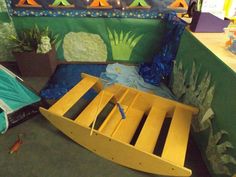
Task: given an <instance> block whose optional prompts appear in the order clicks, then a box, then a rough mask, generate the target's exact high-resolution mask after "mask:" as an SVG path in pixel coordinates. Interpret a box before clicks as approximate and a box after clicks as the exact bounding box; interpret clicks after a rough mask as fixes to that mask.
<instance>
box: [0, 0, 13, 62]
mask: <svg viewBox="0 0 236 177" xmlns="http://www.w3.org/2000/svg"><path fill="white" fill-rule="evenodd" d="M12 34H15V28H14V25H13V23H12V20H11V18H10V17H9V16H8V13H7V7H6V3H5V1H4V0H0V61H6V60H8V61H9V60H13V56H12V54H11V52H10V48H11V43H10V41H9V39H8V36H10V35H12Z"/></svg>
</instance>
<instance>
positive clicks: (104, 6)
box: [6, 0, 189, 18]
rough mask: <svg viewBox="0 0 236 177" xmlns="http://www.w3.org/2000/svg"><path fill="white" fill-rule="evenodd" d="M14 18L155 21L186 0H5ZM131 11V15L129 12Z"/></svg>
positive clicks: (183, 5) (184, 7) (180, 7)
mask: <svg viewBox="0 0 236 177" xmlns="http://www.w3.org/2000/svg"><path fill="white" fill-rule="evenodd" d="M6 2H7V5H8V8H9V12H10V14H11V15H16V16H80V17H85V16H91V17H134V18H157V15H156V13H158V12H163V11H166V10H173V9H174V10H178V11H186V10H187V7H188V2H189V0H46V1H45V0H6ZM132 12H134V13H132Z"/></svg>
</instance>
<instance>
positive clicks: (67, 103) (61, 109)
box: [49, 77, 98, 115]
mask: <svg viewBox="0 0 236 177" xmlns="http://www.w3.org/2000/svg"><path fill="white" fill-rule="evenodd" d="M97 81H98V78H97V79H91V78H89V77H85V78H84V79H82V80H81V81H80V82H79V83H78V84H77V85H75V86H74V87H73V88H72V89H71V90H70V91H69V92H68V93H67V94H65V95H64V96H63V97H62V98H61V99H59V100H58V101H57V102H56V103H55V104H54V105H53V106H51V107H50V109H49V110H50V111H52V112H54V113H56V114H59V115H64V114H65V113H66V112H67V111H68V110H69V109H70V108H71V107H72V106H73V105H74V104H75V103H76V102H77V101H78V100H79V99H80V98H81V97H82V96H83V95H84V94H85V93H86V92H87V91H88V90H89V89H90V88H92V87H93V86H94V85H95V83H96V82H97Z"/></svg>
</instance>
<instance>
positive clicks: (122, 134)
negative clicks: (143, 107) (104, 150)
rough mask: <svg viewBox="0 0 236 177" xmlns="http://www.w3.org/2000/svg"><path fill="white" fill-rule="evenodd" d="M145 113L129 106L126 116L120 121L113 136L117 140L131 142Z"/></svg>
mask: <svg viewBox="0 0 236 177" xmlns="http://www.w3.org/2000/svg"><path fill="white" fill-rule="evenodd" d="M143 114H144V112H143V111H140V110H137V109H133V108H128V110H127V112H126V118H125V119H122V120H121V121H120V124H119V126H118V127H117V129H116V130H115V131H114V133H113V134H112V137H113V138H114V139H116V140H119V141H122V142H125V143H130V141H131V140H132V137H133V135H134V133H135V131H136V129H137V127H138V125H139V123H140V121H141V119H142V117H143Z"/></svg>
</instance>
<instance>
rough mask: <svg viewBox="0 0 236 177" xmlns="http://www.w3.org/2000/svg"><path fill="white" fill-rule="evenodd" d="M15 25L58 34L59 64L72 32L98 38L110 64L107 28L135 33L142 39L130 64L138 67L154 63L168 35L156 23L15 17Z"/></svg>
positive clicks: (160, 22)
mask: <svg viewBox="0 0 236 177" xmlns="http://www.w3.org/2000/svg"><path fill="white" fill-rule="evenodd" d="M13 21H14V25H15V28H16V31H17V32H20V31H21V30H23V29H25V28H31V27H32V26H33V25H34V24H37V25H38V26H40V27H46V26H48V27H49V28H50V29H51V30H52V31H53V32H54V33H58V34H59V35H60V39H61V44H60V46H59V48H58V50H57V56H58V58H59V59H60V60H64V54H63V49H62V43H63V38H64V36H65V35H66V34H67V33H69V32H87V33H93V34H98V35H99V36H100V37H101V38H102V39H103V41H104V42H105V43H106V46H107V50H108V55H107V56H108V57H107V59H108V61H113V57H112V50H111V43H110V40H109V36H108V31H107V28H109V30H111V31H113V32H114V30H115V31H116V32H117V33H118V34H120V32H121V31H123V32H124V34H125V33H128V32H132V34H135V36H139V35H143V36H142V38H141V40H140V41H139V42H138V43H137V44H136V46H135V47H134V49H133V51H132V53H131V56H130V59H129V60H127V62H135V63H139V62H142V61H144V60H150V59H152V57H153V56H154V55H155V54H156V53H157V52H158V50H159V48H160V45H161V40H162V37H163V33H164V31H165V25H164V23H163V22H162V21H161V20H157V19H148V20H147V19H126V18H122V19H119V18H116V19H115V18H73V17H37V18H35V17H13ZM120 52H122V51H120Z"/></svg>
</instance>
